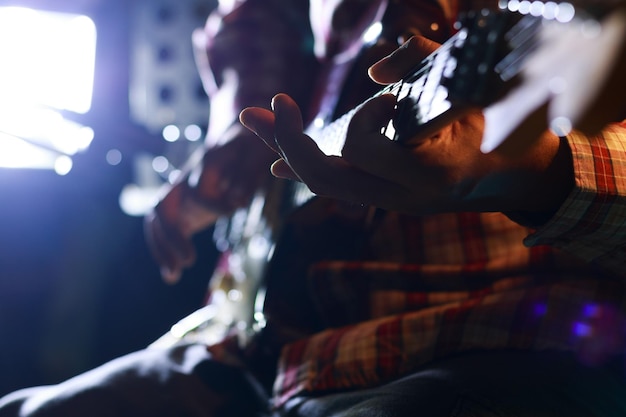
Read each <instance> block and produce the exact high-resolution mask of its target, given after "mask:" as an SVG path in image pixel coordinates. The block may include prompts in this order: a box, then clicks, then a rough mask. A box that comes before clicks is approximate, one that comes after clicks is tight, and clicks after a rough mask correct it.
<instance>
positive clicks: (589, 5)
mask: <svg viewBox="0 0 626 417" xmlns="http://www.w3.org/2000/svg"><path fill="white" fill-rule="evenodd" d="M457 29H458V33H457V34H456V35H455V36H454V37H453V38H452V39H451V40H450V41H449V42H447V43H446V44H444V45H442V47H441V48H440V49H439V50H437V51H436V52H435V53H434V54H433V55H431V56H430V57H428V58H427V59H425V60H424V61H423V62H422V64H421V65H420V67H419V68H418V69H417V70H416V71H415V72H414V74H411V75H409V76H408V77H407V78H406V79H405V80H404V81H403V82H402V85H401V87H399V88H398V91H399V94H398V115H397V117H396V119H395V121H394V123H393V125H392V126H391V127H390V129H388V130H389V131H390V132H392V133H391V134H388V136H389V137H390V138H393V139H395V140H398V141H401V142H406V141H408V140H410V138H411V137H414V136H415V135H417V134H419V135H420V136H423V135H426V134H429V133H430V132H433V131H435V130H437V129H438V128H440V127H441V126H442V125H443V124H445V123H446V122H447V121H449V120H451V119H453V118H454V117H455V116H458V114H462V112H463V109H467V108H472V107H473V108H475V107H481V108H486V109H485V115H486V122H487V125H486V131H485V138H484V141H483V150H484V151H490V150H493V149H495V148H496V147H498V146H500V144H501V143H503V142H504V141H505V140H506V141H507V142H511V140H512V141H513V142H516V141H522V140H528V137H535V136H537V135H538V134H539V133H540V132H541V131H543V130H544V129H546V128H548V127H550V128H552V129H553V130H554V131H555V132H556V133H557V134H559V135H564V134H567V133H568V131H569V130H571V129H572V128H574V127H576V128H579V129H582V130H584V131H586V132H594V131H597V130H599V129H600V128H601V127H602V126H603V125H604V124H605V123H607V122H609V121H613V120H615V119H617V118H618V116H622V117H623V114H622V113H623V110H624V107H625V106H624V102H625V100H623V98H622V97H621V96H622V94H619V93H620V92H623V91H624V89H625V85H624V80H623V76H622V75H621V74H623V73H624V70H626V62H625V61H626V59H624V57H625V56H626V52H625V50H626V43H625V42H624V40H625V39H626V2H624V1H623V0H595V1H577V2H576V1H575V2H553V1H548V2H542V1H518V0H509V1H500V2H499V7H498V8H497V9H481V10H470V11H468V12H466V13H464V14H462V15H461V16H460V17H459V21H458V26H457ZM620 109H621V111H622V113H619V111H620ZM527 126H532V127H533V129H531V130H528V128H527ZM394 129H395V130H394Z"/></svg>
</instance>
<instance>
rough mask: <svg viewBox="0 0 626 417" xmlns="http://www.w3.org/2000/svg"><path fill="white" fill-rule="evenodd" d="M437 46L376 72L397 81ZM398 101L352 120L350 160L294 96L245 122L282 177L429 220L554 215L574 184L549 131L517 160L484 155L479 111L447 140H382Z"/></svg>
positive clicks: (386, 100)
mask: <svg viewBox="0 0 626 417" xmlns="http://www.w3.org/2000/svg"><path fill="white" fill-rule="evenodd" d="M436 46H437V45H436V44H434V43H432V42H429V41H427V40H425V39H424V38H413V39H412V40H410V41H409V42H408V43H407V44H405V45H403V46H402V47H401V48H399V49H398V50H397V51H395V52H394V53H393V54H391V55H390V56H389V57H387V58H384V59H383V60H381V61H380V62H378V63H377V64H375V65H374V66H373V67H372V68H370V71H369V73H370V76H371V77H372V78H373V79H374V80H375V81H377V82H381V83H389V82H394V81H397V80H399V79H400V78H401V76H402V75H404V74H405V73H406V72H407V70H408V69H409V68H411V67H413V66H414V65H416V64H417V63H418V62H419V61H420V60H421V58H422V57H424V56H425V55H427V54H428V53H429V52H431V51H432V50H433V48H435V47H436ZM394 105H395V99H394V98H393V97H392V96H388V95H387V96H381V97H379V98H376V99H373V100H370V101H369V102H368V103H366V104H365V105H364V106H363V107H362V108H361V109H360V110H359V111H358V112H357V113H356V114H355V115H354V117H353V118H352V120H351V123H350V126H349V128H348V133H347V137H346V142H345V145H344V148H343V150H342V155H341V156H340V157H336V156H326V155H324V154H323V153H322V152H321V151H320V150H319V149H318V147H317V146H316V144H315V143H314V141H313V140H312V139H311V138H309V137H308V136H306V135H305V134H304V133H303V129H304V126H303V122H302V116H301V114H300V111H299V109H298V106H297V105H296V104H295V103H294V102H293V101H292V100H291V99H290V98H289V97H288V96H286V95H283V94H279V95H277V96H276V97H274V99H273V101H272V111H270V110H266V109H261V108H249V109H246V110H244V111H243V112H242V113H241V115H240V120H241V122H242V123H243V124H244V125H245V126H246V127H248V128H249V129H250V130H252V131H253V132H255V133H256V134H257V135H258V136H259V137H261V138H262V139H263V140H264V141H265V143H266V144H267V145H268V146H269V147H270V148H272V149H273V150H274V151H275V152H277V153H278V154H279V156H280V157H281V158H280V159H279V160H278V161H276V162H275V163H274V164H273V165H272V172H273V174H274V175H276V176H278V177H285V178H291V179H296V180H299V181H302V182H304V183H306V184H307V185H308V186H309V187H310V188H311V190H312V191H313V192H314V193H317V194H319V195H324V196H329V197H334V198H339V199H344V200H348V201H352V202H355V203H359V204H371V205H374V206H377V207H381V208H386V209H392V210H399V211H403V212H409V213H415V214H425V213H433V212H450V211H529V212H540V213H544V212H551V211H554V210H555V209H556V208H558V206H559V205H560V203H561V202H562V201H563V199H564V198H565V197H566V195H567V194H568V192H569V190H570V189H571V185H572V167H571V163H570V158H571V157H570V156H569V150H568V149H567V147H566V146H563V144H562V143H561V141H560V140H559V138H557V137H556V136H554V135H552V134H550V133H545V134H543V135H542V136H541V137H540V138H539V139H537V140H536V141H535V145H533V147H532V148H531V149H530V150H529V151H528V152H527V153H526V154H525V155H523V156H519V157H517V158H515V159H508V158H507V157H505V156H503V155H499V154H496V153H493V154H488V155H485V154H483V153H482V152H481V151H480V143H481V139H482V133H483V122H484V121H483V117H482V114H481V113H480V112H479V111H474V112H469V113H467V114H466V115H464V116H463V117H461V118H459V119H456V120H452V121H451V122H450V124H448V125H447V126H446V127H444V128H443V129H441V130H440V131H439V132H438V133H437V134H435V135H433V136H429V137H415V138H413V139H412V140H410V141H409V142H410V145H401V144H398V143H395V142H392V141H390V140H389V139H387V138H386V137H385V136H384V135H382V134H381V129H382V128H383V127H384V126H386V125H387V123H388V121H389V119H390V118H392V116H393V114H394Z"/></svg>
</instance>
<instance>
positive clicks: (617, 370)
mask: <svg viewBox="0 0 626 417" xmlns="http://www.w3.org/2000/svg"><path fill="white" fill-rule="evenodd" d="M623 366H624V364H623V363H622V362H620V363H619V365H614V366H611V367H609V366H605V367H603V368H599V367H595V368H594V367H589V366H585V365H582V364H581V363H580V362H579V361H578V360H577V359H576V358H575V357H574V356H573V355H570V354H566V353H555V352H521V351H497V352H484V351H483V352H475V353H467V354H463V355H458V356H455V357H451V358H448V359H445V360H440V361H438V362H436V363H432V364H430V365H428V366H426V367H424V368H423V369H421V370H420V371H418V372H415V373H414V374H412V375H410V376H407V377H405V378H402V379H400V380H397V381H394V382H391V383H389V384H386V385H383V386H381V387H378V388H374V389H367V390H359V391H351V392H345V393H334V394H328V395H324V396H319V397H304V396H302V397H298V398H295V399H293V400H291V401H290V402H288V403H287V404H286V406H285V407H284V408H283V409H282V410H280V412H279V413H278V414H279V415H281V416H285V417H322V416H324V417H329V416H332V417H353V416H354V417H356V416H359V417H361V416H368V417H391V416H394V417H404V416H407V417H408V416H411V417H548V416H550V417H587V416H594V417H617V416H626V379H625V378H624V377H623V375H624V372H623Z"/></svg>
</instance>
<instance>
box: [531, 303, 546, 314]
mask: <svg viewBox="0 0 626 417" xmlns="http://www.w3.org/2000/svg"><path fill="white" fill-rule="evenodd" d="M534 312H535V315H536V316H545V314H546V313H547V312H548V306H547V304H546V303H537V304H535V308H534Z"/></svg>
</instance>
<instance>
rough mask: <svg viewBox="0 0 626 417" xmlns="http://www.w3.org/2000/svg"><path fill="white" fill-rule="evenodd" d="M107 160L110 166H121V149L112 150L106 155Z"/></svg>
mask: <svg viewBox="0 0 626 417" xmlns="http://www.w3.org/2000/svg"><path fill="white" fill-rule="evenodd" d="M106 160H107V162H108V163H109V165H113V166H115V165H119V164H120V163H121V162H122V153H121V152H120V151H119V149H111V150H110V151H109V152H107V154H106Z"/></svg>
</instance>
